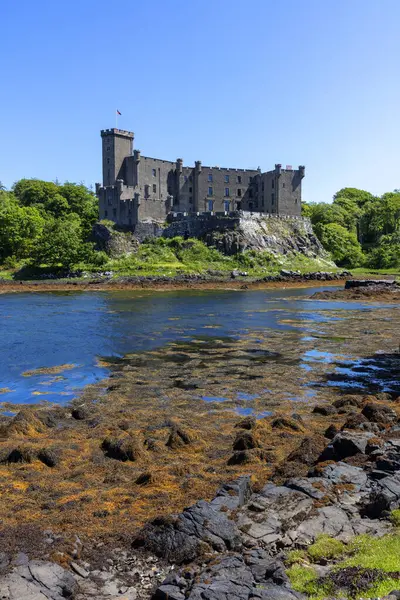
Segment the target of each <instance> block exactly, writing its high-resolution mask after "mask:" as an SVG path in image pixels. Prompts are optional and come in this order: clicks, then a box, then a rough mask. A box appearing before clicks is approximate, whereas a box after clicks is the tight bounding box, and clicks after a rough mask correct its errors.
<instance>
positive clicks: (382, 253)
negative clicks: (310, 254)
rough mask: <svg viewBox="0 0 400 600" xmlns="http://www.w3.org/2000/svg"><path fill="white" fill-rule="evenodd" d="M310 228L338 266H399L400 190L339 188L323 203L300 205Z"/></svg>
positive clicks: (379, 267) (381, 267) (377, 267)
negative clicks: (380, 191) (377, 192)
mask: <svg viewBox="0 0 400 600" xmlns="http://www.w3.org/2000/svg"><path fill="white" fill-rule="evenodd" d="M302 212H303V215H304V216H307V217H309V218H310V219H311V222H312V224H313V228H314V231H315V233H316V235H317V237H318V238H319V240H320V241H321V243H322V245H323V246H324V248H325V249H326V250H328V252H330V253H331V255H332V258H333V260H334V261H335V263H336V264H337V265H338V266H342V267H350V268H352V267H367V268H372V269H391V268H397V267H400V190H394V191H393V192H387V193H386V194H383V195H382V196H374V195H373V194H371V193H369V192H366V191H365V190H359V189H356V188H343V189H341V190H339V191H338V192H337V193H336V194H335V195H334V197H333V202H332V203H331V204H328V203H325V202H318V203H309V204H307V203H306V202H304V203H303V205H302Z"/></svg>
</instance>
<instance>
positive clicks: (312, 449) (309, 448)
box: [286, 435, 326, 466]
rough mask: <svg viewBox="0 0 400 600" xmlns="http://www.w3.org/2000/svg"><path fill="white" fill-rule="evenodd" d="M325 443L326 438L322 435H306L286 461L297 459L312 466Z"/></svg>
mask: <svg viewBox="0 0 400 600" xmlns="http://www.w3.org/2000/svg"><path fill="white" fill-rule="evenodd" d="M325 444H326V442H325V440H324V438H323V437H322V436H320V435H315V436H314V437H305V438H304V439H303V440H302V442H301V444H300V446H299V447H298V448H296V449H295V450H293V451H292V452H291V453H290V454H289V455H288V457H287V458H286V462H292V461H296V462H300V463H302V464H304V465H309V466H310V465H312V464H314V463H315V461H316V460H317V458H318V456H319V455H320V454H321V452H322V451H323V449H324V446H325Z"/></svg>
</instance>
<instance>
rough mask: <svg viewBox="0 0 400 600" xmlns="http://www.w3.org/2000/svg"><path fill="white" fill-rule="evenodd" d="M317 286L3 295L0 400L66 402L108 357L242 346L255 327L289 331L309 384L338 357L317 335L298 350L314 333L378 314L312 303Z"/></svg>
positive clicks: (101, 373)
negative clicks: (216, 344)
mask: <svg viewBox="0 0 400 600" xmlns="http://www.w3.org/2000/svg"><path fill="white" fill-rule="evenodd" d="M322 289H326V288H323V287H321V288H315V287H313V288H301V289H283V288H282V289H269V290H240V291H233V290H213V291H210V290H207V291H205V290H204V291H202V290H193V291H192V290H184V291H170V292H165V291H163V292H159V291H157V292H155V291H113V292H67V293H64V292H45V293H26V294H25V293H20V294H3V295H1V296H0V332H1V344H0V389H1V392H2V393H1V394H0V401H2V402H7V403H9V402H11V403H37V402H40V401H43V402H46V401H50V402H57V403H61V404H65V403H67V402H69V401H70V400H71V399H72V398H74V397H75V396H76V395H77V394H79V392H80V390H82V388H83V387H84V386H85V385H87V384H90V383H94V382H97V381H99V380H101V379H103V378H105V377H107V375H108V374H109V370H108V368H106V367H104V366H102V359H103V358H104V357H114V358H118V357H122V356H124V355H125V354H126V353H132V352H144V351H149V350H152V349H155V348H160V347H162V346H164V345H166V344H169V343H171V342H176V341H179V340H185V341H190V340H191V339H197V338H199V337H201V338H202V339H208V338H210V339H211V338H215V337H219V338H223V337H224V336H229V337H230V338H232V337H233V338H239V339H240V337H241V336H244V335H247V334H248V333H249V332H251V331H252V330H271V331H287V330H290V329H294V328H295V329H296V331H297V332H298V337H297V338H296V339H297V342H296V343H298V354H299V357H300V358H301V361H302V368H303V369H304V370H305V371H308V372H309V373H310V382H312V380H313V373H312V372H313V369H314V367H315V365H318V364H319V363H320V362H321V361H322V362H325V363H326V362H328V363H329V362H331V361H332V362H333V361H334V360H335V356H334V355H332V354H330V353H329V352H326V351H324V350H319V348H318V339H317V338H316V339H315V343H314V344H313V348H312V349H311V350H310V348H309V347H308V346H307V348H306V347H304V348H303V345H305V346H306V345H307V340H309V339H311V337H312V336H313V333H314V332H315V328H316V326H321V324H323V323H328V322H332V321H335V320H340V319H341V315H344V314H345V313H347V312H348V311H362V312H363V313H365V314H367V313H368V312H370V311H371V310H377V309H378V308H379V306H377V305H374V306H372V305H371V304H362V303H356V302H340V301H335V302H330V301H320V300H313V299H312V298H311V296H312V295H313V294H314V293H315V292H317V291H320V290H322ZM329 289H335V288H331V287H330V288H329ZM49 367H55V369H54V372H52V373H46V372H44V371H43V369H46V368H49ZM57 367H58V368H57ZM343 368H346V365H345V366H344V367H343ZM38 369H40V370H41V371H39V372H36V373H35V371H37V370H38Z"/></svg>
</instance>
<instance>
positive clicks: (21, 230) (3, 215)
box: [0, 192, 45, 260]
mask: <svg viewBox="0 0 400 600" xmlns="http://www.w3.org/2000/svg"><path fill="white" fill-rule="evenodd" d="M44 224H45V220H44V218H43V216H42V215H41V213H40V211H38V210H37V209H36V208H35V207H32V206H28V207H25V206H20V205H19V203H18V201H17V199H16V198H15V196H14V195H13V194H11V193H6V192H0V232H1V234H0V258H1V259H3V260H4V259H5V258H7V257H8V256H15V257H16V258H25V257H28V256H29V255H30V253H31V251H32V248H33V246H34V244H35V242H36V241H37V239H38V238H39V237H40V235H41V233H42V231H43V228H44Z"/></svg>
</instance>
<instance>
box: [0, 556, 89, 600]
mask: <svg viewBox="0 0 400 600" xmlns="http://www.w3.org/2000/svg"><path fill="white" fill-rule="evenodd" d="M77 590H78V585H77V583H76V581H75V579H74V577H73V576H72V575H71V573H69V572H68V571H66V570H65V569H63V568H62V567H61V566H60V565H58V564H55V563H51V562H45V561H40V560H32V561H30V562H28V564H27V565H22V566H19V567H17V568H15V569H13V571H11V572H10V573H8V574H7V575H5V576H4V577H3V578H1V579H0V598H5V599H9V600H13V599H15V600H17V599H18V600H65V599H66V598H69V599H70V600H73V598H74V597H75V594H76V592H77Z"/></svg>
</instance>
